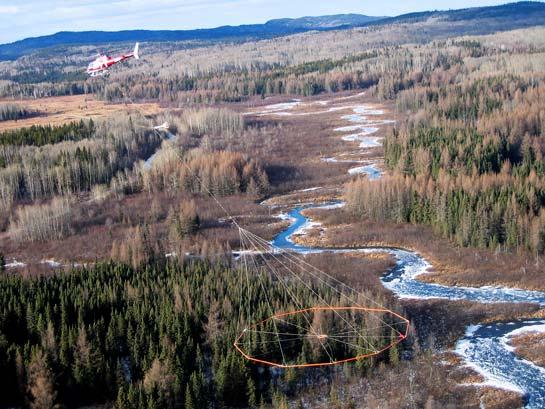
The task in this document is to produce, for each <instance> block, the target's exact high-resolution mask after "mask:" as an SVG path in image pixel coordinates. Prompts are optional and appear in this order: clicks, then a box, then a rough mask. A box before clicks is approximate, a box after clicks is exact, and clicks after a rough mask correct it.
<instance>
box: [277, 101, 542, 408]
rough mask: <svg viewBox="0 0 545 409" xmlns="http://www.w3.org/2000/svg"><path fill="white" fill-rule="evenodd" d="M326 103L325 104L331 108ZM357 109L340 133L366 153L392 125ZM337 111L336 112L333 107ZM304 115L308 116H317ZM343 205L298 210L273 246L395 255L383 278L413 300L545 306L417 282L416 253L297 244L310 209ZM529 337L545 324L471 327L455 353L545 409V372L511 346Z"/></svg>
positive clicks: (526, 295) (422, 268)
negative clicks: (383, 127) (511, 342)
mask: <svg viewBox="0 0 545 409" xmlns="http://www.w3.org/2000/svg"><path fill="white" fill-rule="evenodd" d="M326 104H327V102H326V103H322V105H326ZM299 105H301V101H294V103H293V104H292V105H288V106H289V108H287V110H285V109H286V105H284V106H282V108H284V109H278V110H276V111H274V112H271V111H270V110H269V111H268V112H267V113H272V114H274V115H297V114H295V113H292V112H289V110H291V109H293V108H295V107H296V106H299ZM346 108H350V109H353V114H350V115H345V116H343V117H342V119H345V120H346V121H348V122H351V123H353V124H354V125H347V126H346V127H342V128H337V129H335V131H338V132H354V131H357V133H351V134H349V135H345V136H344V137H343V139H344V140H347V141H359V142H360V149H366V148H369V147H372V146H376V145H375V144H377V143H378V140H379V139H378V138H373V137H371V136H370V135H372V134H373V133H375V132H376V130H378V128H376V125H380V124H384V123H386V122H387V121H379V120H376V119H369V118H368V117H369V116H370V115H372V116H377V115H380V114H381V113H382V112H381V111H377V110H372V109H369V108H368V107H366V106H365V105H359V106H355V107H346ZM330 110H332V108H330ZM312 114H313V112H311V113H302V115H312ZM324 161H326V162H355V163H365V162H364V161H360V160H354V161H352V160H343V159H339V158H326V159H324ZM349 173H351V174H355V173H361V174H366V175H367V177H369V178H370V179H378V178H380V176H381V174H382V173H381V171H380V170H379V169H378V168H377V167H376V166H375V164H374V163H371V164H369V163H367V164H366V165H364V166H358V167H356V168H352V169H350V170H349ZM341 206H343V203H339V202H336V203H328V204H314V205H308V206H305V207H298V208H295V209H293V210H291V211H290V212H289V214H288V215H287V216H288V217H289V219H290V220H291V223H290V226H289V227H288V228H286V229H285V230H284V231H282V232H281V233H279V234H278V235H277V236H276V237H275V238H274V240H273V242H272V244H273V245H274V246H276V247H278V248H281V249H284V250H290V251H294V252H297V253H301V254H308V253H324V252H331V253H342V252H354V251H359V252H367V253H371V252H381V253H388V254H390V255H392V256H393V257H394V258H395V260H396V266H395V267H394V268H393V269H392V270H391V271H389V272H387V273H386V274H384V275H383V276H382V278H381V281H382V283H383V285H384V286H385V287H386V288H388V289H389V290H391V291H392V292H393V293H395V294H396V295H397V296H398V297H400V298H409V299H432V298H440V299H448V300H468V301H476V302H482V303H528V302H531V303H537V304H539V305H542V306H545V292H541V291H528V290H523V289H517V288H506V287H491V286H486V287H458V286H455V287H449V286H445V285H439V284H433V283H425V282H422V281H419V280H418V279H417V277H418V276H419V275H422V274H426V273H427V272H428V271H429V269H430V267H431V265H430V263H429V262H428V261H426V260H425V259H424V258H423V257H422V256H421V255H419V254H418V253H416V252H413V251H408V250H404V249H399V248H388V247H361V248H350V249H328V248H319V247H309V246H303V245H299V244H296V243H294V242H293V240H292V237H293V236H294V235H296V234H304V232H305V230H306V229H307V228H308V227H309V226H311V225H312V224H311V223H312V222H311V221H310V220H309V219H308V218H306V217H305V216H304V215H303V214H302V213H301V212H302V210H304V209H309V208H314V209H318V208H322V209H323V208H329V209H333V208H337V207H341ZM526 332H545V320H539V319H535V320H521V321H516V322H497V323H493V324H488V325H471V326H470V327H468V329H467V331H466V334H465V336H464V337H463V338H462V339H460V340H459V341H458V342H457V344H456V347H455V352H456V353H457V354H459V355H460V356H461V357H462V358H463V359H464V361H465V364H466V366H468V367H470V368H472V369H474V370H475V371H477V372H478V373H480V374H481V375H482V376H483V378H484V379H485V381H484V382H483V385H489V386H495V387H499V388H503V389H508V390H512V391H515V392H518V393H521V394H522V395H524V398H525V406H524V407H525V408H527V409H539V408H545V368H542V367H539V366H536V365H534V364H533V363H531V362H529V361H527V360H524V359H520V358H517V357H516V356H515V354H514V353H513V348H512V347H511V346H510V345H509V340H510V338H511V337H513V336H516V335H519V334H522V333H526Z"/></svg>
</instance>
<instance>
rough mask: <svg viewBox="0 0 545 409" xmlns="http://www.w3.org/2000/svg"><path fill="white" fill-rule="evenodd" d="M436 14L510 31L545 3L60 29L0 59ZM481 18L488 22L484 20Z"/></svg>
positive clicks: (1, 52)
mask: <svg viewBox="0 0 545 409" xmlns="http://www.w3.org/2000/svg"><path fill="white" fill-rule="evenodd" d="M430 18H436V19H438V20H443V21H452V22H453V23H455V22H460V21H467V22H468V27H469V26H471V28H472V30H470V31H471V33H473V34H475V33H478V32H492V31H494V30H509V29H513V28H520V27H528V26H533V25H545V3H543V2H537V1H522V2H518V3H509V4H505V5H501V6H491V7H474V8H466V9H459V10H443V11H439V10H435V11H425V12H418V13H409V14H403V15H400V16H396V17H372V16H365V15H361V14H337V15H330V16H318V17H301V18H293V19H290V18H285V19H276V20H270V21H268V22H266V23H265V24H247V25H241V26H222V27H217V28H209V29H196V30H124V31H115V32H111V31H82V32H69V31H61V32H59V33H56V34H52V35H47V36H41V37H34V38H27V39H24V40H20V41H16V42H13V43H10V44H2V45H0V60H13V59H16V58H18V57H20V56H23V55H26V54H30V53H32V52H35V51H37V50H40V49H43V48H47V47H55V46H69V45H99V44H106V43H120V42H134V41H141V42H145V41H191V40H194V41H222V40H223V41H227V40H238V41H240V40H248V39H261V38H272V37H278V36H284V35H290V34H297V33H302V32H306V31H312V30H321V31H325V30H339V29H349V28H355V27H366V26H380V25H387V24H396V23H408V24H409V23H415V22H420V21H426V20H427V19H430ZM480 22H487V24H483V25H481V24H480Z"/></svg>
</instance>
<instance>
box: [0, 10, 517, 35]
mask: <svg viewBox="0 0 545 409" xmlns="http://www.w3.org/2000/svg"><path fill="white" fill-rule="evenodd" d="M510 1H511V0H500V1H494V0H418V1H416V0H414V1H410V0H383V1H376V0H0V44H3V43H7V42H12V41H16V40H21V39H23V38H27V37H36V36H42V35H47V34H53V33H56V32H58V31H85V30H106V31H117V30H130V29H149V30H153V29H162V30H185V29H193V28H209V27H217V26H221V25H239V24H253V23H264V22H266V21H267V20H270V19H274V18H283V17H302V16H320V15H325V14H341V13H359V14H366V15H370V16H395V15H399V14H403V13H409V12H413V11H425V10H435V9H457V8H464V7H476V6H490V5H497V4H503V3H507V2H510Z"/></svg>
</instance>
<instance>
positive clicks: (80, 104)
mask: <svg viewBox="0 0 545 409" xmlns="http://www.w3.org/2000/svg"><path fill="white" fill-rule="evenodd" d="M0 102H17V103H19V104H20V105H22V106H24V107H25V108H27V109H29V110H31V111H37V112H39V113H40V115H38V116H34V117H32V118H27V119H20V120H18V121H2V122H0V132H2V131H7V130H13V129H18V128H24V127H30V126H32V125H42V126H45V125H62V124H65V123H69V122H73V121H79V120H80V119H83V120H88V119H91V118H92V119H96V118H104V117H109V116H112V115H119V114H121V113H130V112H135V111H137V112H140V113H145V114H150V115H151V114H158V113H159V112H161V108H160V107H159V105H158V104H157V103H149V104H134V105H133V104H128V105H126V104H108V103H106V102H104V101H99V100H96V99H94V98H93V97H91V96H89V95H71V96H62V97H50V98H39V99H25V100H12V99H2V100H0Z"/></svg>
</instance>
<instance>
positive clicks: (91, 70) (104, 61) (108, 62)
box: [87, 43, 140, 77]
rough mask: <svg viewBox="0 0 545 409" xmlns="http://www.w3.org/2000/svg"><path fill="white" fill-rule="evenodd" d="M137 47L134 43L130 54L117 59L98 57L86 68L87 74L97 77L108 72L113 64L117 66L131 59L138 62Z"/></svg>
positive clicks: (104, 56) (105, 56) (106, 56)
mask: <svg viewBox="0 0 545 409" xmlns="http://www.w3.org/2000/svg"><path fill="white" fill-rule="evenodd" d="M138 46H139V44H138V43H136V44H135V46H134V50H133V52H132V53H129V54H122V55H120V56H119V57H110V56H108V55H100V56H98V57H97V58H96V60H95V61H93V62H92V63H90V64H89V66H88V67H87V74H89V75H90V76H91V77H97V76H99V75H104V74H106V73H107V72H108V68H110V67H111V66H112V65H114V64H117V63H118V62H122V61H125V60H128V59H129V58H131V57H134V58H135V59H136V60H138V59H139V58H140V56H139V55H138Z"/></svg>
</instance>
